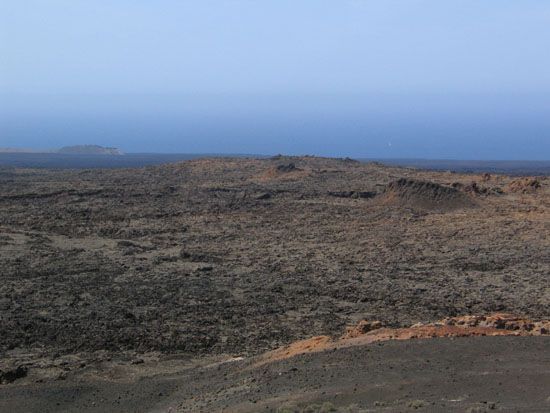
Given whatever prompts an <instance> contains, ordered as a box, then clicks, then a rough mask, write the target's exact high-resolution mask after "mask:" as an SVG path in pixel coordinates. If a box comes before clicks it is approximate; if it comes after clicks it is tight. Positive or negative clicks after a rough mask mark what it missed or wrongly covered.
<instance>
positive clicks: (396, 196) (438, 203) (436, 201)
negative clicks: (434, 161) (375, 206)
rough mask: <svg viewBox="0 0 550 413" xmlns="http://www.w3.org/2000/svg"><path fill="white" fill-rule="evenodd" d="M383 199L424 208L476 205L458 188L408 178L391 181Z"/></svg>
mask: <svg viewBox="0 0 550 413" xmlns="http://www.w3.org/2000/svg"><path fill="white" fill-rule="evenodd" d="M381 199H382V200H383V202H384V203H387V204H392V205H396V206H403V207H408V208H413V209H424V210H444V211H446V210H452V209H456V208H465V207H471V206H473V205H474V202H473V200H472V199H471V198H470V197H468V195H466V194H465V193H463V192H461V191H459V190H458V189H456V188H452V187H448V186H443V185H440V184H437V183H435V182H427V181H418V180H414V179H407V178H401V179H398V180H397V181H393V182H390V183H389V184H388V185H387V186H386V188H385V190H384V192H383V194H382V196H381Z"/></svg>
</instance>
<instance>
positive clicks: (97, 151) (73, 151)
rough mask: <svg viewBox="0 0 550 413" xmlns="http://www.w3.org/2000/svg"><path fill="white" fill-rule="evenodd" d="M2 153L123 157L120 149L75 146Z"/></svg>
mask: <svg viewBox="0 0 550 413" xmlns="http://www.w3.org/2000/svg"><path fill="white" fill-rule="evenodd" d="M0 153H60V154H67V155H123V152H122V151H121V150H120V149H118V148H111V147H104V146H99V145H74V146H64V147H62V148H60V149H53V150H39V149H26V148H0Z"/></svg>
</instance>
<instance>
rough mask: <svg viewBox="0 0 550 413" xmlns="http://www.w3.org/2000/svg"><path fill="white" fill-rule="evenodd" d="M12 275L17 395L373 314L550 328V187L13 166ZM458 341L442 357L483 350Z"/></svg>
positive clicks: (7, 172)
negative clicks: (104, 370)
mask: <svg viewBox="0 0 550 413" xmlns="http://www.w3.org/2000/svg"><path fill="white" fill-rule="evenodd" d="M473 182H475V185H473V184H472V183H473ZM0 277H1V282H0V352H1V353H0V355H1V357H0V370H1V371H2V372H3V373H2V374H4V373H5V372H8V371H16V369H17V367H21V368H22V369H23V370H24V371H25V373H24V374H21V376H22V377H17V378H16V379H14V380H13V381H11V379H10V383H9V384H7V383H5V384H1V385H0V394H2V393H4V394H5V395H8V394H11V392H16V390H14V389H20V390H17V391H22V392H24V391H31V389H33V390H32V392H34V391H40V389H56V388H57V387H56V386H61V387H60V388H63V383H64V380H63V379H66V378H67V377H69V378H72V377H82V374H84V373H85V371H86V369H93V371H95V372H96V373H94V374H97V371H101V367H98V366H105V365H111V364H109V363H115V364H116V363H121V365H124V366H126V367H124V368H127V369H130V368H131V366H143V365H145V366H150V367H148V368H150V369H153V367H152V366H158V367H155V368H158V369H161V367H162V369H161V370H159V371H158V374H161V373H162V374H163V375H165V374H168V373H169V371H170V369H169V366H168V365H166V363H165V364H162V363H159V361H158V360H165V358H166V357H172V358H174V357H175V358H176V359H177V360H179V361H178V363H175V364H174V366H180V367H181V366H183V365H185V366H192V365H194V364H193V363H197V360H201V361H200V363H201V364H200V365H203V364H204V361H205V360H210V359H212V360H225V359H228V358H231V357H244V358H245V360H248V358H249V357H250V356H254V355H257V354H260V353H262V352H264V351H268V350H273V349H275V348H277V347H279V346H282V345H285V344H288V343H291V342H293V341H296V340H300V339H305V338H309V337H312V336H318V335H328V336H337V335H341V334H342V332H343V331H344V330H345V326H346V325H349V324H354V323H356V322H358V321H359V320H362V319H369V320H380V321H382V322H384V323H385V324H386V325H388V326H392V327H402V326H409V325H411V324H414V323H417V322H424V323H426V322H430V321H435V320H439V319H442V318H444V317H449V316H451V317H452V316H457V315H463V314H487V313H492V312H497V311H499V312H508V313H514V314H517V315H520V316H524V317H529V318H531V319H534V320H537V319H542V318H548V317H549V316H550V310H549V308H550V181H549V180H547V179H545V178H543V177H540V178H536V179H534V178H533V179H530V178H512V177H507V176H502V175H493V176H482V175H461V174H454V173H438V172H423V171H417V170H412V169H402V168H389V167H384V166H381V165H378V164H362V163H358V162H354V161H351V160H336V159H321V158H309V157H302V158H285V157H278V158H274V159H264V160H255V159H202V160H193V161H188V162H183V163H179V164H173V165H166V166H160V167H148V168H142V169H119V170H74V171H71V170H57V171H56V170H32V169H12V168H4V169H0ZM460 340H461V339H456V340H454V341H452V342H449V343H451V344H449V343H447V342H446V341H445V340H442V342H443V343H444V344H437V345H435V344H434V346H435V347H433V349H434V350H430V351H434V352H435V353H434V354H436V353H437V351H438V350H437V346H439V345H441V346H451V345H454V344H456V343H459V342H460V343H463V344H461V345H467V343H471V341H468V340H474V339H462V340H464V341H460ZM479 340H483V339H479ZM485 340H491V341H490V342H491V343H497V342H498V343H508V344H502V345H503V346H511V344H510V343H512V342H513V341H510V340H524V341H521V343H527V344H525V346H526V347H525V348H526V349H527V348H530V347H529V346H534V347H533V351H534V352H535V353H536V354H538V355H539V356H540V357H542V359H539V360H542V361H541V363H543V364H541V365H540V366H539V367H541V368H542V366H548V364H547V363H548V358H549V352H550V350H549V348H548V342H547V339H546V338H542V337H541V338H531V337H528V338H527V337H522V338H506V337H502V338H491V339H489V338H486V339H485ZM545 340H546V341H545ZM434 342H437V343H439V342H440V341H438V340H436V341H434ZM465 343H466V344H465ZM476 343H477V342H476ZM416 345H417V344H390V345H389V346H397V347H395V348H398V346H405V347H404V348H407V349H408V348H409V347H407V346H412V347H410V348H411V349H412V348H416V347H414V346H416ZM477 345H478V344H476V346H477ZM495 345H497V344H495ZM498 345H500V344H498ZM366 347H368V346H366ZM512 347H513V346H512ZM520 347H521V346H520ZM361 348H363V347H361ZM391 348H394V347H391ZM422 348H424V347H422ZM430 348H431V347H430ZM445 348H447V347H445ZM504 350H505V348H504V347H503V351H504ZM339 351H342V352H344V353H345V354H347V353H346V352H354V351H368V350H357V349H356V350H349V349H342V350H339ZM396 351H397V350H396ZM411 351H413V350H411ZM475 351H477V350H476V349H475V348H472V349H471V352H473V353H472V354H474V355H475V354H477V353H475ZM344 353H342V354H344ZM524 353H525V354H524ZM524 353H521V354H520V355H518V358H517V360H519V361H518V363H521V360H524V358H526V359H525V360H531V359H530V357H532V354H531V353H530V352H529V351H527V350H525V352H524ZM535 353H533V354H535ZM301 357H313V356H312V355H308V356H301ZM318 357H323V358H324V357H328V356H327V355H326V354H325V353H322V354H321V355H319V356H318ZM388 357H389V355H388ZM472 357H474V356H472ZM474 358H475V357H474ZM513 359H515V358H513ZM472 360H473V359H472ZM149 361H150V362H149ZM319 362H320V361H319ZM410 362H411V363H413V361H412V360H410ZM527 362H528V361H526V363H527ZM280 363H291V362H290V361H282V362H280ZM315 363H317V361H315ZM442 363H443V361H442ZM448 363H451V360H450V359H449V360H448ZM511 363H512V364H511V366H512V365H513V362H512V361H511ZM529 363H531V361H529ZM533 363H534V361H533ZM544 363H546V364H544ZM116 365H118V364H116ZM404 365H406V363H405V364H404ZM412 365H414V363H413V364H412ZM412 365H411V366H412ZM174 366H172V368H175V367H174ZM135 368H136V369H137V367H135ZM178 368H179V367H178ZM186 368H187V367H186ZM228 368H229V367H228ZM411 368H416V367H411ZM510 368H512V367H510ZM98 369H99V370H98ZM109 371H110V370H109ZM178 371H179V372H180V373H181V370H178ZM542 373H543V372H542V371H541V374H542ZM150 374H151V371H149V373H148V375H150ZM315 374H317V373H315ZM434 374H435V373H434ZM460 374H462V373H460ZM464 374H465V373H464ZM434 377H435V376H434ZM541 377H542V376H541ZM60 380H61V381H62V382H60ZM388 380H389V379H388ZM541 380H542V379H541ZM544 380H546V382H543V381H539V382H537V383H538V384H537V386H538V385H539V384H540V383H548V381H547V380H548V378H547V376H544ZM4 381H6V380H4ZM210 381H212V382H214V381H215V379H214V378H211V379H210ZM390 381H391V380H390ZM37 383H38V384H37ZM71 383H72V382H71ZM65 385H67V384H65ZM36 386H37V387H36ZM44 386H45V387H44ZM48 386H53V387H48ZM535 387H536V386H535ZM52 391H54V390H52ZM32 392H31V393H32ZM18 394H19V395H21V394H24V393H18ZM548 396H550V394H549V395H548ZM10 397H11V396H10ZM18 397H20V396H18ZM37 397H38V396H37ZM136 397H137V396H136ZM541 397H542V396H541ZM545 397H547V396H545ZM13 400H16V398H15V399H13ZM135 400H136V399H134V402H135V403H138V402H136V401H135ZM430 400H431V399H430ZM541 400H542V399H541ZM151 403H153V402H152V401H151ZM151 403H150V404H151ZM130 405H131V403H130V402H128V404H127V405H126V406H130ZM136 406H137V407H136V411H141V410H140V408H139V406H144V409H146V408H145V405H140V404H139V403H138V404H136ZM151 406H152V404H151ZM197 406H198V405H196V407H197ZM213 406H214V405H213ZM215 406H217V407H216V408H220V406H218V405H215ZM0 407H1V406H0ZM180 407H181V406H180ZM371 407H372V406H371ZM378 407H380V408H381V407H383V406H378ZM197 408H198V407H197ZM201 408H203V407H201ZM205 409H206V410H205V411H208V408H206V407H205ZM213 409H214V408H213ZM214 410H215V409H214ZM520 410H521V409H520ZM27 411H32V409H30V410H27ZM122 411H124V410H122ZM128 411H131V410H130V408H129V407H128ZM541 411H543V410H541Z"/></svg>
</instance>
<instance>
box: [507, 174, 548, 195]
mask: <svg viewBox="0 0 550 413" xmlns="http://www.w3.org/2000/svg"><path fill="white" fill-rule="evenodd" d="M540 186H541V185H540V181H539V180H538V179H537V178H533V177H527V178H521V179H515V180H513V181H512V182H510V183H509V184H508V191H509V192H515V193H522V194H527V193H533V192H536V191H537V189H539V188H540Z"/></svg>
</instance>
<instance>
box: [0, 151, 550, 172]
mask: <svg viewBox="0 0 550 413" xmlns="http://www.w3.org/2000/svg"><path fill="white" fill-rule="evenodd" d="M208 156H213V155H211V154H210V155H209V154H185V153H174V154H154V153H128V154H124V155H74V154H63V153H28V152H10V153H2V152H0V167H1V166H13V167H20V168H65V169H89V168H139V167H143V166H151V165H161V164H165V163H171V162H178V161H185V160H189V159H197V158H204V157H208ZM214 156H218V157H226V158H227V157H231V156H239V157H257V158H267V156H258V155H214ZM358 160H359V161H361V162H380V163H382V164H384V165H389V166H401V167H410V168H419V169H428V170H438V171H454V172H460V173H482V172H489V173H500V174H508V175H518V176H521V175H546V176H547V175H550V160H548V161H461V160H438V159H380V158H364V159H363V158H358Z"/></svg>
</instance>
